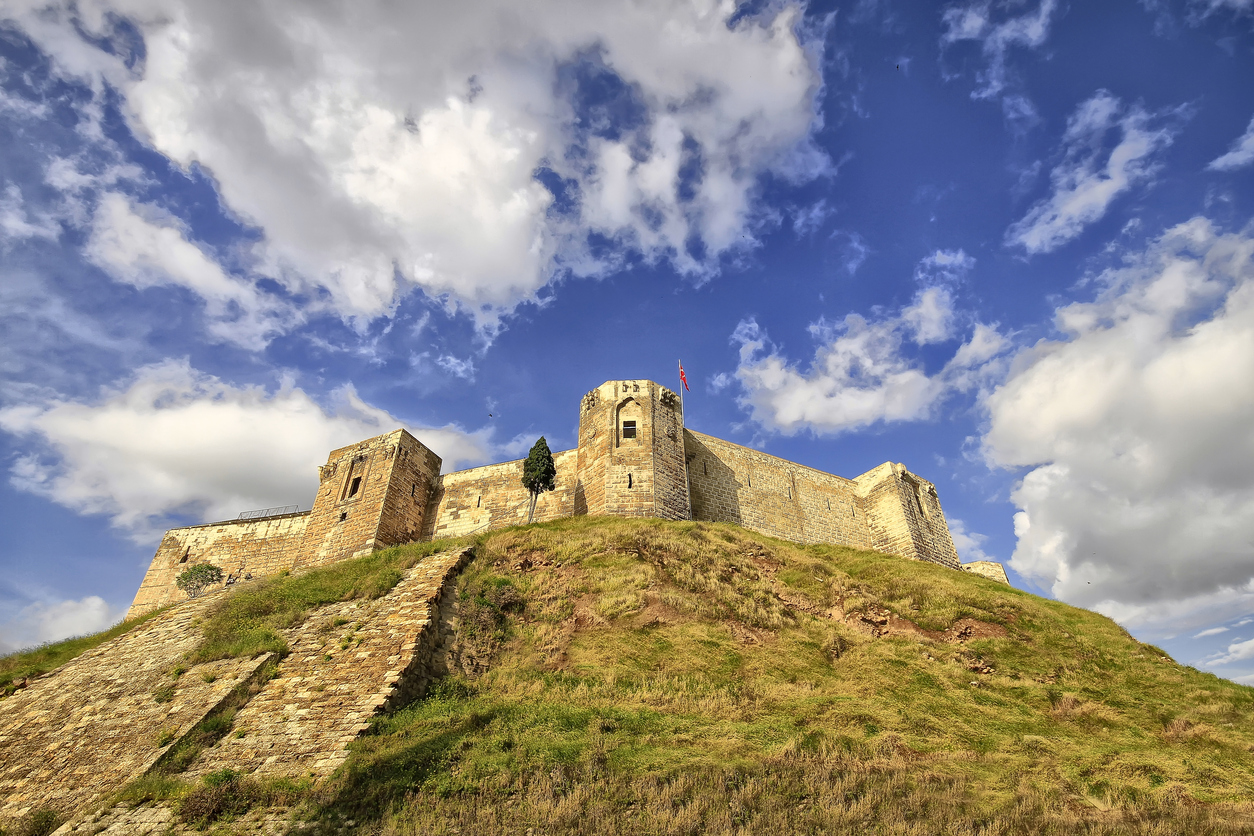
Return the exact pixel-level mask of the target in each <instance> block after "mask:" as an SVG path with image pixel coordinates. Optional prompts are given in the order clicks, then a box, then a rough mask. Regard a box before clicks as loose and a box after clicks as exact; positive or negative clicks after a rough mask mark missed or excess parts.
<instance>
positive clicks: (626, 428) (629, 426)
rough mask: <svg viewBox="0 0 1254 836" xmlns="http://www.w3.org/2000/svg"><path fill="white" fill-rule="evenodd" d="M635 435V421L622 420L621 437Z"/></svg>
mask: <svg viewBox="0 0 1254 836" xmlns="http://www.w3.org/2000/svg"><path fill="white" fill-rule="evenodd" d="M635 437H636V422H635V421H624V422H623V438H635Z"/></svg>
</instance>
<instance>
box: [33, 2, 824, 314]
mask: <svg viewBox="0 0 1254 836" xmlns="http://www.w3.org/2000/svg"><path fill="white" fill-rule="evenodd" d="M71 9H77V12H72V11H71ZM9 14H10V16H11V18H12V20H13V23H14V25H17V26H19V27H20V28H21V29H23V30H24V31H25V32H26V33H27V34H29V35H30V36H31V37H32V39H33V40H34V41H35V43H36V44H38V45H39V47H40V48H41V49H43V50H45V51H46V52H48V53H49V54H50V55H52V56H53V58H54V59H55V61H56V66H57V67H58V69H59V70H60V72H61V73H62V74H64V75H65V76H67V77H71V78H77V79H81V80H84V81H86V82H87V83H89V84H90V85H92V86H93V88H94V89H97V90H102V89H104V85H105V83H106V82H107V84H108V85H109V86H111V87H112V88H113V89H116V90H117V91H118V92H119V93H120V95H121V97H122V100H123V105H124V111H125V113H126V114H127V117H128V119H129V121H130V123H131V125H132V127H133V128H134V130H135V131H136V133H137V134H138V135H139V136H140V137H141V138H143V139H144V140H145V141H147V142H148V143H150V144H151V145H152V147H154V148H155V149H156V150H158V151H159V152H161V153H163V154H165V155H166V156H168V157H169V158H170V159H171V160H173V161H174V162H175V163H177V164H178V165H180V166H184V167H190V166H192V165H194V164H198V165H200V166H202V167H204V168H205V169H207V170H208V171H209V172H211V173H212V175H213V177H214V179H215V182H216V184H217V186H218V188H219V190H220V192H221V195H222V197H223V199H224V203H225V205H226V206H228V207H229V209H230V211H232V212H234V213H236V214H237V216H238V218H240V219H241V220H242V221H243V222H245V223H250V224H254V225H256V226H257V227H259V228H260V230H261V231H262V232H263V233H264V242H263V243H262V244H261V245H259V247H258V254H257V255H258V258H259V262H260V263H261V264H262V265H264V268H265V271H266V272H267V273H268V274H269V275H272V276H273V277H275V278H277V279H279V280H281V281H283V282H284V283H286V284H289V285H290V286H293V287H295V286H296V285H297V284H301V285H303V286H304V288H305V289H306V290H309V291H311V292H314V295H315V296H316V295H317V291H319V289H321V290H324V291H325V292H326V294H328V296H329V302H330V304H331V305H333V306H334V308H335V309H336V310H337V311H339V312H340V313H341V314H342V315H343V316H345V317H348V318H354V319H359V320H360V319H369V318H373V317H376V316H380V315H386V314H387V313H388V312H389V311H390V310H391V309H392V306H393V305H394V304H395V302H396V300H397V299H398V298H399V296H400V295H402V294H403V293H405V292H406V291H407V290H408V289H409V288H411V287H414V286H417V287H419V288H421V289H422V290H423V291H424V292H426V293H427V294H428V295H430V296H432V297H435V298H441V299H444V300H445V301H446V302H447V303H448V304H449V305H450V306H453V307H458V308H460V309H462V310H466V311H469V312H470V313H472V314H474V315H475V316H476V317H478V319H479V322H480V324H481V325H482V326H484V327H485V328H486V329H487V330H488V331H490V330H491V328H492V327H493V323H494V322H495V321H496V319H497V318H498V317H499V315H500V314H501V313H502V312H505V311H508V310H510V309H512V308H513V306H515V305H517V304H518V303H519V302H521V301H524V300H528V299H533V298H535V294H536V292H537V291H538V290H539V289H540V288H542V287H543V286H544V285H546V284H547V283H549V282H550V281H552V280H553V279H554V278H555V277H557V276H559V275H561V274H563V273H564V272H569V273H572V274H575V275H596V274H602V273H604V272H606V271H607V270H609V269H611V268H612V267H613V266H614V265H615V264H617V263H618V262H619V261H620V260H621V258H622V257H623V255H624V254H626V253H628V252H636V253H640V254H642V255H643V256H644V257H645V258H646V259H647V260H649V261H652V262H658V261H669V262H670V263H671V264H672V265H673V266H674V267H675V268H676V269H677V270H679V271H680V272H682V273H685V274H689V275H692V276H694V277H697V278H704V277H707V276H709V275H711V274H712V273H713V271H715V270H716V269H717V266H718V264H719V261H720V259H721V257H723V256H724V255H727V254H733V253H736V252H738V251H742V250H744V249H745V248H747V247H752V246H755V245H756V241H755V239H754V234H753V230H754V228H755V224H756V221H757V218H758V214H757V210H756V209H755V195H756V190H757V186H758V182H759V178H760V177H761V176H762V175H764V174H767V173H771V174H774V175H777V176H783V177H789V178H808V177H812V176H815V175H817V174H819V173H821V172H823V171H825V170H827V167H828V160H827V158H826V157H825V156H824V155H823V154H822V153H821V152H820V151H818V150H817V146H815V145H814V144H813V142H812V141H811V133H812V131H813V130H814V129H816V128H817V127H818V126H819V124H820V118H819V116H818V101H819V93H820V88H821V84H822V80H821V76H820V68H819V63H820V61H819V58H820V56H819V54H818V50H820V49H821V43H820V40H821V39H820V38H818V37H810V36H805V35H803V34H801V33H802V25H801V8H800V6H799V5H798V4H797V3H795V2H782V3H780V4H775V5H772V6H770V7H769V9H768V10H767V11H765V12H763V13H762V14H761V15H749V16H743V17H739V18H736V17H735V16H736V15H737V14H738V7H737V5H736V4H735V3H733V2H731V1H730V0H698V2H691V3H678V4H676V3H669V2H664V0H646V2H640V3H627V2H623V3H596V4H591V3H579V2H538V0H528V1H527V2H522V3H519V2H515V1H514V0H510V1H509V2H506V0H484V2H480V3H474V4H465V3H461V4H459V3H451V4H399V5H398V4H394V3H384V2H381V1H380V2H352V3H350V2H347V0H341V1H340V2H332V3H323V4H312V5H311V4H308V3H301V2H297V0H269V2H259V3H250V4H244V5H242V6H238V7H231V9H230V10H227V9H226V8H224V7H221V6H219V5H218V4H213V3H197V2H190V0H182V2H179V0H172V2H161V3H154V2H151V0H81V1H80V2H77V3H73V4H70V3H68V0H66V2H61V1H60V0H58V2H48V3H29V4H27V5H26V6H25V7H23V8H15V9H13V10H11V11H10V12H9ZM123 19H124V20H126V21H129V22H130V23H131V24H133V25H134V26H135V27H136V28H137V29H138V31H139V32H140V33H141V34H142V36H143V39H144V52H145V57H144V60H143V61H141V62H138V63H136V64H135V65H134V66H135V69H131V68H129V67H127V66H126V64H125V52H126V50H125V49H117V48H114V49H113V50H112V51H110V50H108V49H102V48H99V47H98V45H97V44H98V43H100V42H99V41H97V42H92V41H89V40H87V39H86V38H85V37H84V35H86V36H92V37H95V38H103V39H105V40H108V39H110V38H114V36H115V35H117V32H118V30H117V26H118V21H119V20H123ZM733 19H735V22H734V24H733V23H730V21H732V20H733ZM80 33H82V34H81V35H80ZM114 46H115V47H117V46H118V44H117V43H115V44H114ZM114 53H116V54H114ZM580 73H583V74H584V75H585V76H586V75H588V74H599V75H598V84H600V83H601V82H602V81H605V80H606V79H612V80H613V81H614V84H616V85H617V88H616V89H621V91H622V92H621V96H620V97H619V98H620V99H621V102H619V103H620V104H622V105H623V107H622V108H618V110H615V107H616V104H615V102H611V103H610V106H604V107H601V108H600V110H597V109H596V108H593V109H592V112H587V111H588V107H587V105H586V102H584V101H583V99H582V98H581V96H583V95H584V94H583V93H581V92H580V85H579V82H578V79H579V78H580ZM600 86H601V87H603V88H604V87H606V86H607V85H605V84H600ZM608 86H614V85H608ZM619 110H621V111H623V112H626V113H631V114H635V115H634V116H633V117H631V118H628V117H623V116H622V115H621V114H619V113H618V111H619ZM607 114H617V115H614V116H613V118H610V116H608V115H607ZM544 167H548V168H549V169H552V170H553V171H555V172H556V173H557V174H558V175H560V176H561V177H563V178H565V180H566V182H567V183H568V184H569V185H570V188H568V189H567V190H566V198H567V199H568V200H569V202H570V203H571V205H569V206H566V205H563V203H562V201H558V202H557V203H555V202H554V198H553V196H552V195H551V194H550V192H549V191H548V190H547V189H546V188H545V187H544V186H542V185H541V183H540V182H538V181H537V179H536V178H535V175H536V172H537V170H539V169H541V168H544ZM589 233H597V234H599V235H601V236H603V238H604V239H605V240H607V241H610V242H612V247H610V249H609V251H608V254H599V255H596V256H594V255H593V254H592V251H591V249H590V248H589V247H588V240H587V236H588V234H589ZM693 242H697V243H698V244H699V250H700V252H701V253H702V254H701V255H700V256H698V255H695V254H693V252H692V251H690V245H691V244H692V243H693ZM599 252H600V251H599Z"/></svg>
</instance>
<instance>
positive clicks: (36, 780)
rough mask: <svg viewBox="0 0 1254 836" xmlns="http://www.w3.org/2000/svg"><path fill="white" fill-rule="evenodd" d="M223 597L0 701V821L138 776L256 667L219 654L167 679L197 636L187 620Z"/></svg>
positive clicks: (191, 606) (77, 802) (172, 614)
mask: <svg viewBox="0 0 1254 836" xmlns="http://www.w3.org/2000/svg"><path fill="white" fill-rule="evenodd" d="M223 594H229V593H227V592H225V591H224V592H219V593H216V594H215V595H208V596H205V597H202V598H198V599H196V600H193V601H188V602H186V603H184V604H182V605H180V606H178V607H175V608H173V609H171V610H170V611H169V612H165V613H162V614H160V615H158V616H156V617H155V618H153V619H152V620H151V621H148V622H146V623H144V624H141V625H140V626H139V627H136V628H135V629H134V630H131V631H130V632H128V633H125V634H123V635H121V636H118V637H117V638H116V639H113V640H112V641H109V642H106V643H105V644H102V645H100V646H99V647H97V648H95V649H93V650H89V651H87V652H86V653H84V654H83V655H81V656H78V657H76V658H75V659H73V660H71V661H69V662H67V663H66V664H65V665H63V666H61V667H60V668H58V669H57V670H56V671H55V672H53V673H51V674H48V675H46V676H43V677H40V678H39V679H36V680H35V681H34V682H32V683H31V684H30V685H29V686H28V687H27V688H25V689H23V690H21V691H18V692H17V693H16V694H14V695H13V696H10V697H7V698H5V699H3V700H0V827H4V826H5V825H6V823H7V822H11V821H13V820H15V819H19V818H21V817H22V816H23V815H25V814H26V813H27V812H28V811H31V810H41V809H49V808H51V809H56V810H59V811H61V812H63V813H66V812H69V811H72V810H75V809H79V808H81V807H83V806H85V805H88V804H90V803H92V802H93V801H95V800H97V799H98V798H100V797H101V796H103V795H105V794H107V793H109V792H111V791H113V790H116V789H117V788H118V787H119V786H121V785H122V784H124V783H126V782H127V781H129V780H131V779H132V778H135V777H137V776H139V775H142V774H143V773H144V772H146V771H147V770H148V769H149V768H151V767H152V765H153V764H154V763H155V762H156V761H157V759H158V758H160V757H161V755H163V754H165V752H166V751H167V750H168V749H169V748H170V747H171V746H172V745H174V744H175V743H177V742H178V740H179V739H180V738H181V737H182V736H183V735H185V734H186V733H187V732H188V731H190V730H191V728H192V726H194V725H195V724H196V723H198V722H199V721H200V720H201V718H203V717H204V716H205V715H206V714H208V713H209V712H211V711H212V710H213V709H214V708H216V707H217V706H218V704H219V703H220V702H221V701H222V700H223V699H224V698H225V697H226V696H227V695H228V694H229V693H230V691H231V690H232V689H233V688H235V686H236V685H239V684H240V683H242V682H244V681H245V680H247V679H248V678H249V677H251V676H252V675H253V674H254V673H255V672H256V671H257V669H258V668H260V667H261V666H262V665H263V664H265V662H266V660H267V658H268V657H259V658H257V659H227V660H223V661H219V662H210V663H206V664H203V665H195V666H193V667H191V668H188V669H187V671H186V672H185V673H183V674H182V676H180V677H178V678H177V679H174V678H173V677H172V676H171V671H172V670H173V669H174V667H175V666H176V665H178V664H179V663H181V662H182V660H183V658H184V654H186V653H188V652H190V651H191V650H193V649H195V647H196V646H197V645H198V644H199V642H200V633H199V631H197V630H196V629H195V627H194V623H195V622H196V621H197V620H198V619H200V618H201V617H202V616H203V615H204V613H205V610H206V608H207V607H209V606H210V605H212V604H213V603H214V601H215V599H216V596H217V595H223ZM164 688H172V691H171V692H170V693H168V695H167V694H161V693H160V692H161V690H162V689H164ZM158 695H160V696H161V697H162V699H163V701H159V700H158ZM166 696H168V697H169V698H168V700H166V699H164V698H165V697H166Z"/></svg>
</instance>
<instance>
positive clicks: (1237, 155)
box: [1206, 119, 1254, 171]
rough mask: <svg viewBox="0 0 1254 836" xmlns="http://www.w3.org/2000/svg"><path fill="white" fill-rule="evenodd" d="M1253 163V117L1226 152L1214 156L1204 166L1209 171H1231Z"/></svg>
mask: <svg viewBox="0 0 1254 836" xmlns="http://www.w3.org/2000/svg"><path fill="white" fill-rule="evenodd" d="M1250 163H1254V119H1251V120H1250V124H1249V125H1247V126H1246V128H1245V133H1243V134H1241V136H1239V137H1237V138H1236V140H1235V141H1233V143H1232V148H1231V150H1229V151H1228V153H1227V154H1224V155H1222V156H1220V157H1216V158H1215V159H1213V160H1211V161H1210V163H1209V164H1208V165H1207V166H1206V168H1208V169H1209V170H1211V171H1233V170H1235V169H1238V168H1244V167H1245V166H1247V165H1249V164H1250Z"/></svg>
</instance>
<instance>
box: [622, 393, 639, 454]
mask: <svg viewBox="0 0 1254 836" xmlns="http://www.w3.org/2000/svg"><path fill="white" fill-rule="evenodd" d="M616 412H617V416H616V418H617V422H616V423H617V425H618V432H617V442H618V446H620V447H622V446H623V445H634V444H640V443H641V442H642V435H643V432H642V430H643V429H644V426H643V423H644V422H643V418H644V410H643V409H642V408H641V406H640V402H639V401H637V400H636V399H635V398H627V399H626V400H624V401H623V402H622V403H620V404H619V405H618V409H617V410H616Z"/></svg>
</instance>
